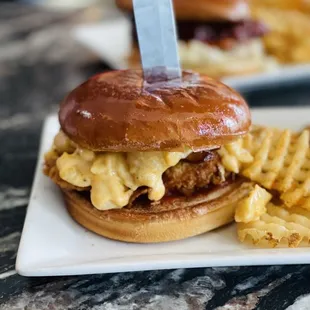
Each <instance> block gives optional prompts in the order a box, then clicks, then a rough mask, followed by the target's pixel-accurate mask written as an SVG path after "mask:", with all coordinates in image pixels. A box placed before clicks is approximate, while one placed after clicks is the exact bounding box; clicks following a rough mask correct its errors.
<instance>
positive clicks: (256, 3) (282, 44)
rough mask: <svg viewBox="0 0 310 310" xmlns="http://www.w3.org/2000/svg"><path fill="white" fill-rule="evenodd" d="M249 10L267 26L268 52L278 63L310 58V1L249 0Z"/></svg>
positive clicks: (304, 61) (266, 46) (303, 61)
mask: <svg viewBox="0 0 310 310" xmlns="http://www.w3.org/2000/svg"><path fill="white" fill-rule="evenodd" d="M251 9H252V14H253V16H254V17H255V18H257V19H259V20H262V21H263V22H264V23H266V25H267V26H268V27H269V29H270V32H269V33H268V34H266V36H265V37H264V44H265V48H266V51H267V52H268V54H270V55H272V56H274V57H276V58H277V59H278V61H280V62H281V63H292V64H294V63H306V62H310V1H309V0H307V1H306V0H251Z"/></svg>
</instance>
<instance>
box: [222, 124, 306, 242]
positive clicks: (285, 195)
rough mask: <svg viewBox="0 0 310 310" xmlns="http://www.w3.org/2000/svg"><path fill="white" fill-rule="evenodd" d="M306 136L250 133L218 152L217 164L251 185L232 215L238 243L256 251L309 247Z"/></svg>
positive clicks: (260, 129) (263, 129)
mask: <svg viewBox="0 0 310 310" xmlns="http://www.w3.org/2000/svg"><path fill="white" fill-rule="evenodd" d="M309 142H310V133H309V130H304V131H302V132H300V133H296V132H293V131H291V130H288V129H286V130H280V129H275V128H266V127H259V126H256V127H253V128H252V130H251V132H250V133H249V134H248V135H246V136H245V137H244V138H241V139H239V140H238V141H236V142H234V143H231V144H229V145H227V146H225V147H224V148H222V149H221V150H220V151H219V154H220V156H221V158H222V163H223V165H224V166H225V168H226V169H227V170H229V171H231V172H234V173H237V174H240V175H242V176H244V177H245V178H247V179H249V180H251V181H252V182H254V183H255V184H256V185H255V186H254V187H253V191H252V192H251V193H250V195H249V196H248V197H247V198H245V199H244V200H243V201H241V202H240V203H239V205H238V207H237V209H236V215H235V220H236V222H237V223H238V224H237V230H238V237H239V239H240V241H241V242H245V241H247V242H249V241H251V242H252V243H253V244H255V245H258V246H270V247H276V246H288V247H297V246H301V245H308V244H309V242H310V148H309Z"/></svg>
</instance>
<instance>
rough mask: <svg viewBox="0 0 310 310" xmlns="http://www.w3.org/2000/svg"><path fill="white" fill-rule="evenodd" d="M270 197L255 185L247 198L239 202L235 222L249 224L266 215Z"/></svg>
mask: <svg viewBox="0 0 310 310" xmlns="http://www.w3.org/2000/svg"><path fill="white" fill-rule="evenodd" d="M271 198H272V195H271V194H269V193H268V192H267V191H266V190H265V189H263V188H261V187H260V186H258V185H255V187H254V189H253V190H252V191H251V192H250V194H249V195H248V197H246V198H244V199H243V200H241V201H240V202H239V204H238V205H237V208H236V213H235V221H236V222H243V223H249V222H252V221H257V220H259V218H260V216H261V215H263V214H264V213H266V205H267V203H268V202H269V201H270V200H271Z"/></svg>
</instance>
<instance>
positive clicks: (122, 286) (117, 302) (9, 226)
mask: <svg viewBox="0 0 310 310" xmlns="http://www.w3.org/2000/svg"><path fill="white" fill-rule="evenodd" d="M34 14H37V15H36V16H39V17H35V18H34ZM27 16H28V17H29V16H30V18H26V17H27ZM31 16H32V17H31ZM17 17H20V18H18V19H17ZM36 18H39V19H40V23H39V25H40V26H38V24H37V23H36V22H35V19H36ZM73 22H74V16H71V15H70V14H59V13H57V14H56V13H55V12H44V11H42V10H41V9H34V8H27V7H22V6H18V5H15V4H0V309H126V310H127V309H180V310H181V309H193V310H196V309H198V310H199V309H216V308H217V309H255V308H256V309H272V310H273V309H286V308H287V307H289V306H290V305H293V306H292V307H291V308H290V309H310V306H309V305H310V285H309V284H310V283H309V279H310V267H309V266H307V265H303V266H266V267H231V268H199V269H186V270H184V269H179V270H162V271H147V272H135V273H119V274H107V275H92V276H78V277H77V276H75V277H50V278H25V277H21V276H19V275H17V274H16V272H15V270H14V264H15V258H16V251H17V247H18V243H19V239H20V235H21V230H22V226H23V221H24V217H25V212H26V206H27V202H28V197H29V192H30V188H31V183H32V178H33V173H34V167H35V164H36V160H37V151H38V145H39V136H40V130H41V125H42V121H43V118H44V117H45V116H46V115H47V114H48V113H49V112H51V111H55V110H56V109H57V103H58V102H59V101H60V100H61V98H63V96H64V95H65V94H66V92H67V91H68V90H70V89H71V88H72V87H74V86H76V85H77V84H78V83H80V82H81V81H82V80H84V79H85V78H87V77H88V76H90V75H91V74H93V73H95V72H99V71H102V70H104V69H106V67H105V66H104V65H102V64H100V62H94V60H93V59H92V58H90V55H89V54H88V53H87V52H86V51H85V50H83V48H81V47H80V46H78V45H77V44H76V43H74V42H73V41H72V40H71V39H70V36H69V31H70V27H71V24H72V23H73ZM42 23H43V24H42ZM309 85H310V83H309V81H307V82H303V84H301V83H298V84H296V85H292V86H286V87H285V88H283V87H278V88H269V89H268V90H264V91H261V92H259V91H256V92H249V93H247V94H245V95H246V97H247V99H248V100H249V103H250V104H251V105H252V106H270V105H277V106H281V105H309V104H310V88H309Z"/></svg>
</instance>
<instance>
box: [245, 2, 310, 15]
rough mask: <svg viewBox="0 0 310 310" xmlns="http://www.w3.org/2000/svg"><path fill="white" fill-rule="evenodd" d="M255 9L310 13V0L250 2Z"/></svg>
mask: <svg viewBox="0 0 310 310" xmlns="http://www.w3.org/2000/svg"><path fill="white" fill-rule="evenodd" d="M250 2H251V6H253V7H268V8H277V9H281V10H299V11H302V12H305V11H308V13H309V12H310V1H309V0H250Z"/></svg>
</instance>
